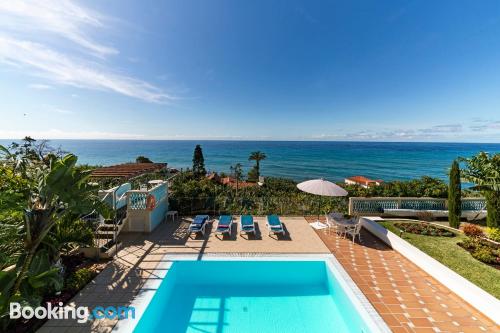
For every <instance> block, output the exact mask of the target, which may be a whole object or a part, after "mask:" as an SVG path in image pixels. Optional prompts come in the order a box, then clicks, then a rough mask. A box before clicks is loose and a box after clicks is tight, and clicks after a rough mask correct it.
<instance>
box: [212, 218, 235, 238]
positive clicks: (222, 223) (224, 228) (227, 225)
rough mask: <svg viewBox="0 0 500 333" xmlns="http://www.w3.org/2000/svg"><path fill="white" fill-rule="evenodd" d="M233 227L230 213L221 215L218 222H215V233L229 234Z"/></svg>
mask: <svg viewBox="0 0 500 333" xmlns="http://www.w3.org/2000/svg"><path fill="white" fill-rule="evenodd" d="M232 228H233V217H232V216H231V215H221V216H220V217H219V223H218V224H217V229H216V230H215V233H216V234H219V235H222V234H228V235H231V230H232Z"/></svg>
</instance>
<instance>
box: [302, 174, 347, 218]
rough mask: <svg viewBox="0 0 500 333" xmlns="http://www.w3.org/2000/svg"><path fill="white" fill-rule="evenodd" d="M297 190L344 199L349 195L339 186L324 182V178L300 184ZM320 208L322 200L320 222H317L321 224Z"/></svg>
mask: <svg viewBox="0 0 500 333" xmlns="http://www.w3.org/2000/svg"><path fill="white" fill-rule="evenodd" d="M297 188H298V189H299V190H301V191H304V192H307V193H311V194H316V195H319V196H328V197H344V196H346V195H347V194H348V193H347V191H346V190H344V189H343V188H342V187H340V186H338V185H337V184H334V183H332V182H329V181H328V180H324V179H323V178H320V179H313V180H307V181H305V182H302V183H299V184H297ZM320 206H321V199H320V201H319V202H318V221H317V222H319V209H320Z"/></svg>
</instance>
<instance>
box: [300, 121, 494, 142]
mask: <svg viewBox="0 0 500 333" xmlns="http://www.w3.org/2000/svg"><path fill="white" fill-rule="evenodd" d="M479 127H480V128H479ZM498 129H500V121H492V122H489V123H488V124H486V125H482V126H467V124H458V123H457V124H443V125H434V126H430V127H425V128H395V129H381V128H378V129H370V130H362V131H347V132H346V131H339V132H337V133H334V134H321V135H316V136H312V137H311V138H309V139H313V140H347V141H475V140H477V139H481V138H484V139H488V140H490V141H498V140H500V137H499V136H498V134H499V133H498V131H496V132H495V130H498ZM479 130H482V131H483V132H482V133H481V134H482V137H478V135H477V133H474V132H475V131H476V132H477V131H479Z"/></svg>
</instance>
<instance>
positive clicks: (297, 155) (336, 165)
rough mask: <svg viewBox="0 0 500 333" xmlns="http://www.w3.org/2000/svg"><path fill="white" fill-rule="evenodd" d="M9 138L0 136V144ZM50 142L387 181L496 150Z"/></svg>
mask: <svg viewBox="0 0 500 333" xmlns="http://www.w3.org/2000/svg"><path fill="white" fill-rule="evenodd" d="M11 141H12V140H0V144H2V145H6V144H8V143H10V142H11ZM50 144H51V146H52V147H61V148H62V149H64V150H65V151H68V152H72V153H74V154H76V155H78V157H79V163H82V164H83V163H86V164H97V165H113V164H118V163H125V162H131V161H134V160H135V158H136V157H137V156H139V155H143V156H146V157H149V158H150V159H151V160H152V161H154V162H166V163H168V165H169V167H173V168H177V169H181V168H186V167H190V166H191V160H192V156H193V150H194V147H195V145H196V144H200V145H201V146H202V148H203V153H204V156H205V166H206V168H207V170H210V171H211V170H215V171H224V172H229V168H230V166H231V165H234V164H235V163H241V164H242V165H243V169H244V171H245V172H248V170H249V169H250V168H251V167H252V165H253V162H251V161H248V156H249V155H250V153H251V152H253V151H256V150H260V151H262V152H264V153H265V154H266V155H267V159H266V160H264V161H262V162H261V173H262V175H264V176H276V177H285V178H291V179H294V180H296V181H302V180H305V179H312V178H320V177H322V178H325V179H328V180H331V181H342V180H343V179H344V178H345V177H349V176H354V175H363V176H367V177H370V178H375V179H383V180H385V181H389V180H407V179H413V178H419V177H421V176H424V175H428V176H432V177H438V178H441V179H446V178H447V172H448V168H449V166H450V164H451V162H452V161H453V160H454V159H456V158H457V157H469V156H472V155H474V154H476V153H478V152H479V151H486V152H489V153H498V152H500V144H490V143H408V142H405V143H392V142H391V143H390V142H330V141H328V142H326V141H321V142H311V141H191V140H186V141H177V140H161V141H132V140H130V141H129V140H51V141H50Z"/></svg>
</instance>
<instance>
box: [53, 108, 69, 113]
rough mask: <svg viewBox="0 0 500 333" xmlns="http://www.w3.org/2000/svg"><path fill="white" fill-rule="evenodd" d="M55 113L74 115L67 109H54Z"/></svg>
mask: <svg viewBox="0 0 500 333" xmlns="http://www.w3.org/2000/svg"><path fill="white" fill-rule="evenodd" d="M52 111H53V112H56V113H60V114H74V112H73V111H71V110H67V109H61V108H57V107H56V108H52Z"/></svg>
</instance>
